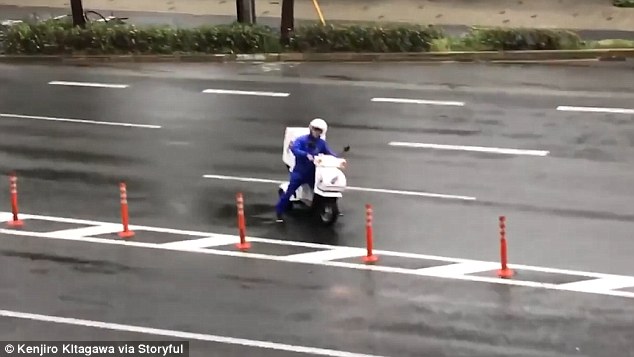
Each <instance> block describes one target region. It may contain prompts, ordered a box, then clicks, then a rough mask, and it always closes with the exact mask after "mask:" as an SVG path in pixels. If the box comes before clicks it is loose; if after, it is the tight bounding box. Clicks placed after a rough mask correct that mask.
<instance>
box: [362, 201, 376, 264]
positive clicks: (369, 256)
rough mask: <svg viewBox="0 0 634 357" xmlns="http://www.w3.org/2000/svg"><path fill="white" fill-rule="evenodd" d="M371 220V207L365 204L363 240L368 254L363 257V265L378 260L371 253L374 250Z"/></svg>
mask: <svg viewBox="0 0 634 357" xmlns="http://www.w3.org/2000/svg"><path fill="white" fill-rule="evenodd" d="M373 219H374V217H373V210H372V206H371V205H370V204H366V205H365V240H366V246H367V250H368V253H367V255H366V256H364V257H363V262H364V263H375V262H376V261H378V260H379V257H377V256H376V255H374V253H373V249H374V241H373V240H374V237H373V234H374V232H373V230H372V222H373Z"/></svg>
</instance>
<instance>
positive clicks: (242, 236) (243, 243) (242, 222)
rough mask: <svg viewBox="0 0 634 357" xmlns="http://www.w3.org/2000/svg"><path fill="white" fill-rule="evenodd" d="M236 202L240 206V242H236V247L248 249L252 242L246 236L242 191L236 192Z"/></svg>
mask: <svg viewBox="0 0 634 357" xmlns="http://www.w3.org/2000/svg"><path fill="white" fill-rule="evenodd" d="M236 204H237V206H238V232H239V233H240V243H238V244H236V247H238V249H240V250H248V249H249V248H251V243H249V242H247V238H246V230H247V229H246V223H245V219H244V197H243V196H242V193H237V194H236Z"/></svg>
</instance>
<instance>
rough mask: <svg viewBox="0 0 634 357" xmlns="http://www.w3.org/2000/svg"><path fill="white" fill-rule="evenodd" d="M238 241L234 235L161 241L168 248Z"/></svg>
mask: <svg viewBox="0 0 634 357" xmlns="http://www.w3.org/2000/svg"><path fill="white" fill-rule="evenodd" d="M234 243H238V241H237V240H236V238H235V237H231V236H224V237H217V236H214V237H207V238H200V239H190V240H181V241H178V242H170V243H163V245H164V246H166V247H169V248H186V249H191V248H207V247H217V246H221V245H228V244H234Z"/></svg>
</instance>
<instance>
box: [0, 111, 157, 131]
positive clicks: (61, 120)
mask: <svg viewBox="0 0 634 357" xmlns="http://www.w3.org/2000/svg"><path fill="white" fill-rule="evenodd" d="M0 118H14V119H34V120H48V121H60V122H69V123H82V124H97V125H112V126H127V127H136V128H148V129H160V128H161V127H160V126H159V125H145V124H132V123H116V122H107V121H95V120H83V119H68V118H54V117H44V116H35V115H21V114H6V113H0Z"/></svg>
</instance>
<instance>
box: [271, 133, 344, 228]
mask: <svg viewBox="0 0 634 357" xmlns="http://www.w3.org/2000/svg"><path fill="white" fill-rule="evenodd" d="M309 133H310V130H309V129H308V128H303V127H302V128H286V133H285V135H284V148H283V151H282V161H284V163H285V164H286V167H287V168H288V170H289V171H291V172H292V171H293V167H295V155H293V152H292V151H291V146H292V145H293V141H294V140H295V139H296V138H298V137H299V136H301V135H306V134H309ZM323 138H324V139H325V136H324V137H323ZM349 149H350V147H346V148H345V149H344V152H348V150H349ZM313 163H314V164H315V185H314V187H311V186H310V185H308V184H303V185H301V186H300V187H299V188H298V189H297V191H295V194H294V195H293V196H291V200H290V201H291V202H290V203H291V207H292V206H293V205H294V204H296V203H299V204H303V205H304V206H306V207H308V208H310V209H312V210H313V212H314V213H315V214H316V215H317V216H318V217H319V219H320V221H321V222H322V223H323V224H324V225H327V226H330V225H333V224H334V223H335V222H336V221H337V218H339V215H340V213H339V212H340V211H339V206H338V200H339V199H340V198H342V197H343V192H344V191H345V190H346V187H347V180H346V175H344V173H343V171H342V170H344V169H345V168H346V163H347V162H346V160H345V159H341V158H338V157H335V156H331V155H324V154H320V155H318V156H315V157H314V159H313ZM288 185H289V182H284V183H282V184H281V185H280V187H279V190H278V194H279V195H280V197H281V196H282V195H283V194H284V193H285V192H286V190H287V189H288Z"/></svg>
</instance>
